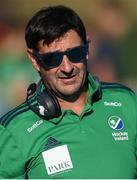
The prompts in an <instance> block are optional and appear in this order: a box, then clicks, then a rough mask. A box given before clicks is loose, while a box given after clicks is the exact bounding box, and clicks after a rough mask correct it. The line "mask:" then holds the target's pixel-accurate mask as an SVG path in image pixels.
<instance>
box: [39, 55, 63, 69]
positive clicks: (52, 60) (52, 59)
mask: <svg viewBox="0 0 137 180" xmlns="http://www.w3.org/2000/svg"><path fill="white" fill-rule="evenodd" d="M62 58H63V57H62V54H61V53H60V52H55V53H46V54H45V55H43V58H42V59H43V63H44V65H45V67H46V68H54V67H57V66H59V65H60V64H61V61H62Z"/></svg>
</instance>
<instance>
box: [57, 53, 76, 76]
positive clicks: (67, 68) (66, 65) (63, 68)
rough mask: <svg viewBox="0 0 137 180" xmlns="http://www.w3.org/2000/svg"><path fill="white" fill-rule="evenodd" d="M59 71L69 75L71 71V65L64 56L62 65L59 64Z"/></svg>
mask: <svg viewBox="0 0 137 180" xmlns="http://www.w3.org/2000/svg"><path fill="white" fill-rule="evenodd" d="M60 69H61V71H64V72H66V73H70V72H71V71H72V69H73V63H72V62H71V61H70V60H69V59H68V57H67V56H66V55H64V56H63V60H62V63H61V64H60Z"/></svg>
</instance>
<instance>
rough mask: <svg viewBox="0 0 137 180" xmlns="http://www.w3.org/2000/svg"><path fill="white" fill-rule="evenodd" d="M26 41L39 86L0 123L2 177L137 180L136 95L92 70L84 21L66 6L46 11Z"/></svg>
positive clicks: (34, 21)
mask: <svg viewBox="0 0 137 180" xmlns="http://www.w3.org/2000/svg"><path fill="white" fill-rule="evenodd" d="M25 38H26V43H27V47H28V49H27V51H28V57H29V59H30V60H31V62H32V64H33V66H34V67H35V69H36V70H37V71H38V72H39V74H40V76H41V81H40V82H39V83H38V84H37V85H36V84H32V85H31V86H30V87H29V88H28V92H27V98H26V102H24V103H23V104H21V105H20V106H19V107H17V108H15V109H14V110H12V111H11V112H9V113H7V114H6V115H5V116H4V117H2V118H1V120H0V123H1V126H0V137H1V138H0V139H1V140H0V177H1V178H32V179H35V178H38V179H42V178H43V179H50V178H51V179H52V178H55V179H56V178H57V179H61V178H64V179H71V178H73V179H74V178H79V179H82V178H85V179H88V178H135V177H136V168H137V163H136V154H135V153H136V145H135V141H136V121H137V116H136V100H135V94H134V92H132V91H131V90H130V89H128V88H126V87H124V86H121V85H118V84H108V83H103V84H101V83H99V81H97V80H95V78H93V77H92V75H91V74H89V73H88V72H87V59H88V46H89V42H88V39H87V36H86V31H85V27H84V25H83V23H82V21H81V19H80V18H79V16H78V15H77V14H76V13H75V12H74V11H73V10H71V9H69V8H67V7H64V6H54V7H48V8H45V9H42V10H40V11H38V12H37V13H36V14H35V15H34V16H33V17H32V19H31V20H30V21H29V23H28V24H27V27H26V34H25Z"/></svg>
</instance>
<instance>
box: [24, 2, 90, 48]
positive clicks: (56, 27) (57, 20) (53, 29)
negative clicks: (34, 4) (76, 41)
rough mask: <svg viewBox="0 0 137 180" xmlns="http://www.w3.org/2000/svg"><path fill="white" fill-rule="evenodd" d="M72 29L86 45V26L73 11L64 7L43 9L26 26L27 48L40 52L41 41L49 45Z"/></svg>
mask: <svg viewBox="0 0 137 180" xmlns="http://www.w3.org/2000/svg"><path fill="white" fill-rule="evenodd" d="M70 29H73V30H74V31H76V32H77V33H78V35H79V36H80V38H81V40H82V41H83V43H84V44H86V43H87V37H86V30H85V26H84V24H83V22H82V20H81V19H80V17H79V16H78V15H77V14H76V13H75V12H74V11H73V10H72V9H70V8H68V7H65V6H62V5H58V6H50V7H47V8H43V9H41V10H39V11H38V12H37V13H36V14H34V16H33V17H32V18H31V19H30V21H29V22H28V24H27V26H26V29H25V40H26V44H27V47H28V48H30V49H33V50H38V42H39V41H40V40H44V43H45V44H47V45H49V44H50V43H52V42H53V41H54V40H55V39H57V38H60V37H61V36H63V35H64V34H65V33H66V32H67V31H69V30H70Z"/></svg>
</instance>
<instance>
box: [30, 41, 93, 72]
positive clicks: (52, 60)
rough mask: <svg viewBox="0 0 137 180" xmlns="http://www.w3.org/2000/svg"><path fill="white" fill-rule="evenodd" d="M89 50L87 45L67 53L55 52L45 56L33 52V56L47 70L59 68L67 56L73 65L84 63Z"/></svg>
mask: <svg viewBox="0 0 137 180" xmlns="http://www.w3.org/2000/svg"><path fill="white" fill-rule="evenodd" d="M88 48H89V45H88V43H87V44H85V45H81V46H77V47H73V48H70V49H68V50H66V51H55V52H49V53H44V54H40V53H38V52H36V51H33V55H34V56H35V58H36V59H37V62H38V63H39V64H41V65H42V66H43V67H44V68H45V69H51V68H55V67H58V66H59V65H60V64H61V62H62V60H63V56H64V55H66V56H67V57H68V59H69V60H70V61H71V62H72V63H79V62H81V61H83V60H84V59H86V56H87V53H88Z"/></svg>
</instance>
